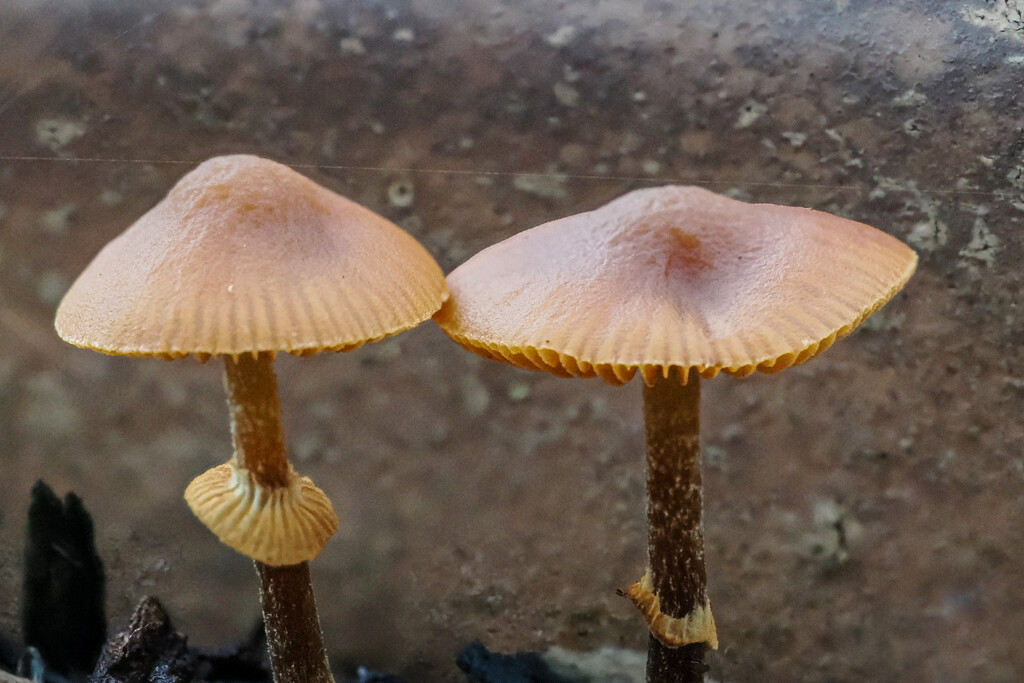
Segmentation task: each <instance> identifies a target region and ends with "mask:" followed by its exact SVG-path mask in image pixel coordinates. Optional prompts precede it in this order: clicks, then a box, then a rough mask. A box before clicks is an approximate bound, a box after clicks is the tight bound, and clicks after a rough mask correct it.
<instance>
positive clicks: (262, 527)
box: [185, 462, 338, 566]
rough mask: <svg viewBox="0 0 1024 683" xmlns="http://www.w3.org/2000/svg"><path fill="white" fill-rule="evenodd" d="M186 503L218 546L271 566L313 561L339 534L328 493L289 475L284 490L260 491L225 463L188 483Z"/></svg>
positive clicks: (244, 472)
mask: <svg viewBox="0 0 1024 683" xmlns="http://www.w3.org/2000/svg"><path fill="white" fill-rule="evenodd" d="M185 500H186V501H187V502H188V506H189V507H190V508H191V509H192V512H193V513H195V516H196V517H198V518H199V520H200V521H201V522H202V523H203V524H205V525H206V527H207V528H208V529H210V531H212V532H213V533H214V534H215V535H216V536H217V538H219V539H220V540H221V542H222V543H224V544H226V545H228V546H230V547H232V548H234V549H235V550H237V551H238V552H240V553H242V554H243V555H245V556H247V557H251V558H252V559H254V560H258V561H260V562H262V563H264V564H269V565H273V566H282V565H291V564H299V563H301V562H308V561H309V560H312V559H313V558H314V557H316V556H317V555H319V554H320V551H321V550H323V548H324V546H325V545H326V544H327V541H328V539H330V537H331V536H332V535H334V532H335V531H337V530H338V516H337V515H336V514H335V512H334V507H333V506H332V505H331V501H330V500H329V499H328V498H327V495H326V494H325V493H324V492H323V491H321V490H320V489H319V488H317V486H316V485H315V484H313V482H312V481H311V480H310V479H309V478H308V477H303V476H300V475H298V474H296V473H295V472H294V471H292V472H291V476H290V478H289V482H288V485H287V486H277V487H263V486H260V485H259V483H258V482H257V481H256V479H255V477H254V476H253V474H252V472H249V471H248V470H243V469H240V468H239V467H238V466H237V465H235V463H234V462H227V463H224V464H223V465H218V466H217V467H214V468H212V469H209V470H207V471H206V472H204V473H203V474H201V475H199V476H198V477H196V478H195V479H193V480H192V483H191V484H189V485H188V488H186V489H185Z"/></svg>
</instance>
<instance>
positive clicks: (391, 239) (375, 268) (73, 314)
mask: <svg viewBox="0 0 1024 683" xmlns="http://www.w3.org/2000/svg"><path fill="white" fill-rule="evenodd" d="M445 298H447V289H446V287H445V282H444V276H443V274H442V272H441V269H440V267H439V266H438V265H437V263H436V262H435V261H434V259H433V258H432V257H431V256H430V254H429V253H428V252H427V251H426V250H425V249H424V248H423V247H422V246H421V245H420V244H419V243H418V242H417V241H416V240H415V239H414V238H413V237H412V236H410V235H409V234H407V233H406V232H404V231H403V230H402V229H401V228H399V227H398V226H396V225H395V224H393V223H391V222H390V221H388V220H387V219H385V218H384V217H382V216H379V215H377V214H376V213H374V212H372V211H370V210H369V209H366V208H364V207H362V206H360V205H358V204H356V203H354V202H351V201H349V200H348V199H345V198H344V197H341V196H339V195H337V194H335V193H333V192H331V191H329V190H327V189H325V188H323V187H321V186H320V185H317V184H316V183H314V182H313V181H311V180H309V179H307V178H305V177H304V176H302V175H300V174H298V173H296V172H295V171H292V170H291V169H290V168H288V167H287V166H284V165H281V164H278V163H275V162H273V161H268V160H266V159H261V158H258V157H253V156H242V155H240V156H227V157H217V158H214V159H210V160H209V161H206V162H204V163H203V164H201V165H200V166H198V167H197V168H195V169H194V170H193V171H191V172H190V173H188V174H187V175H185V176H184V177H183V178H182V179H181V180H180V181H179V182H178V183H177V184H176V185H175V186H174V188H172V189H171V191H170V192H169V193H168V195H167V197H165V198H164V199H163V200H162V201H161V202H160V203H159V204H157V205H156V206H155V207H153V208H152V209H151V210H150V211H149V212H147V213H146V214H145V215H144V216H142V217H141V218H140V219H139V220H138V221H136V222H135V223H134V224H133V225H132V226H131V227H129V228H128V229H127V230H126V231H125V232H124V233H122V234H121V235H120V236H119V237H117V238H116V239H114V240H113V241H112V242H110V244H108V245H107V246H106V247H105V248H104V249H103V250H102V251H101V252H100V253H99V255H97V256H96V258H95V259H94V260H93V262H92V263H90V264H89V266H88V267H87V268H86V269H85V271H84V272H82V274H81V275H80V276H79V277H78V280H76V281H75V283H74V285H72V287H71V289H70V290H69V291H68V293H67V295H66V296H65V297H64V300H63V301H62V302H61V304H60V307H59V309H58V311H57V318H56V323H55V325H56V328H57V332H58V334H60V336H61V337H62V338H64V339H65V340H66V341H68V342H71V343H72V344H75V345H77V346H83V347H87V348H90V349H94V350H96V351H101V352H104V353H110V354H124V355H155V356H163V357H170V358H173V357H178V356H184V355H188V354H196V355H197V356H199V357H206V356H208V355H218V354H225V355H237V354H240V353H245V352H258V351H288V352H290V353H296V354H307V353H313V352H316V351H322V350H334V351H347V350H350V349H353V348H356V347H358V346H360V345H362V344H364V343H366V342H368V341H373V340H375V339H380V338H382V337H385V336H387V335H391V334H394V333H396V332H400V331H402V330H405V329H408V328H410V327H413V326H415V325H417V324H419V323H420V322H422V321H423V320H426V319H427V318H429V317H430V315H431V314H432V313H433V312H434V311H436V310H437V309H438V308H439V307H440V306H441V303H442V301H444V299H445Z"/></svg>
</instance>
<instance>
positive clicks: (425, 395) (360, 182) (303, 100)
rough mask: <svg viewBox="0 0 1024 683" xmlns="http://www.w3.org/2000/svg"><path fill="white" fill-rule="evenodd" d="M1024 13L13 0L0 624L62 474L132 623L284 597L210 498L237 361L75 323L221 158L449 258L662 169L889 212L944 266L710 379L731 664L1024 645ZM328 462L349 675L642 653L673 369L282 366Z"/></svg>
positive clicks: (905, 669) (925, 655) (877, 665)
mask: <svg viewBox="0 0 1024 683" xmlns="http://www.w3.org/2000/svg"><path fill="white" fill-rule="evenodd" d="M1018 6H1019V3H1018V4H1015V3H1014V1H1013V0H1006V1H1003V0H988V1H986V0H970V1H969V2H964V3H944V2H924V1H917V0H905V1H904V2H900V3H889V2H880V1H879V2H847V1H846V0H810V1H806V2H797V1H796V0H769V1H767V2H765V1H762V2H754V1H753V0H749V1H748V0H744V1H743V2H730V3H721V6H718V7H714V8H712V7H710V6H709V4H708V3H697V2H686V3H677V2H658V1H656V0H651V1H649V2H644V3H627V2H618V1H615V2H613V1H610V0H609V1H604V2H600V1H596V0H595V1H580V2H573V3H562V4H557V3H548V2H542V1H541V0H525V1H523V2H515V3H513V2H498V1H497V0H487V1H485V2H481V1H476V2H470V0H453V1H451V2H443V1H442V0H432V1H428V0H422V1H417V2H403V1H400V0H393V1H389V0H382V1H380V2H369V1H367V0H352V1H350V2H346V3H342V2H340V1H339V2H327V1H326V0H305V1H302V2H295V3H293V4H292V5H290V6H289V7H288V8H287V9H285V8H283V6H281V5H278V4H277V3H271V2H259V1H256V2H249V1H246V0H218V1H216V2H212V1H211V2H200V1H184V2H170V1H169V0H168V1H167V2H156V1H152V2H133V3H129V2H100V1H99V0H80V1H78V2H57V0H52V1H50V2H47V1H44V0H14V1H13V2H4V3H2V4H0V157H3V158H0V458H2V460H0V463H2V465H0V468H2V469H0V471H2V479H0V481H2V484H0V485H2V493H0V596H3V598H4V599H2V600H0V626H2V627H4V628H6V629H10V628H12V627H13V626H14V624H15V623H16V621H17V619H16V614H17V605H16V604H15V603H14V602H13V601H12V600H11V598H12V597H13V596H16V595H17V593H18V581H19V579H18V574H19V571H20V567H21V560H20V548H21V544H22V537H23V533H24V527H23V524H24V522H23V520H24V512H25V507H26V505H27V501H28V493H29V490H30V487H31V485H32V483H33V482H34V481H35V480H36V479H37V478H39V477H43V478H45V479H46V480H47V481H48V482H49V483H50V484H51V485H53V486H54V488H55V489H56V490H57V491H58V492H61V493H62V492H63V491H65V490H67V489H74V490H76V491H77V492H79V493H80V494H81V495H82V497H83V499H84V501H85V503H86V505H88V506H89V507H90V508H91V510H92V511H93V513H94V517H95V521H96V526H97V540H98V544H99V550H100V553H101V554H102V555H103V556H104V559H105V560H106V563H107V568H108V574H109V576H110V578H111V586H110V596H109V612H110V617H111V621H112V622H113V623H123V622H124V621H125V620H126V619H127V617H128V615H130V614H131V612H132V609H133V607H134V605H135V604H136V603H137V601H138V599H139V598H140V596H142V595H144V594H156V595H159V596H160V598H161V600H162V601H163V602H164V603H165V604H166V606H167V608H168V610H169V612H170V613H171V614H172V616H173V617H174V619H175V623H176V625H177V626H178V627H179V628H180V629H181V630H182V631H184V632H186V633H188V634H189V635H190V638H191V642H193V643H196V644H202V645H210V646H213V645H218V644H223V643H227V642H229V641H231V640H233V639H235V638H237V637H239V636H240V635H241V634H242V633H244V631H245V630H246V629H247V628H248V627H249V625H250V623H251V622H252V621H253V620H254V619H256V618H257V615H258V612H259V606H258V597H257V586H256V576H255V575H254V573H253V571H252V567H251V565H250V563H249V562H248V561H247V560H246V559H244V558H242V557H240V556H238V555H237V554H235V553H233V552H232V551H230V550H229V549H227V548H226V547H223V546H221V545H219V544H218V543H217V541H216V539H214V538H213V537H212V535H210V534H209V533H208V532H206V531H205V530H204V529H203V528H202V527H201V525H200V524H199V523H198V522H197V521H196V520H195V519H193V518H192V517H191V515H190V513H189V512H188V510H187V508H186V506H185V504H184V502H183V501H182V499H181V493H182V491H183V490H184V488H185V485H186V484H187V482H188V481H189V480H190V479H191V478H192V477H193V476H195V475H197V474H198V473H200V472H202V471H203V470H205V469H207V468H208V467H210V466H212V465H214V464H216V463H218V462H222V461H224V460H225V459H227V457H228V456H229V451H230V435H229V433H228V429H227V426H226V425H227V409H226V406H225V402H224V398H223V391H222V389H221V386H220V382H221V380H220V371H219V369H218V368H216V367H213V366H212V365H208V366H202V365H200V364H198V363H196V362H194V361H180V362H175V363H164V362H162V361H157V360H149V359H115V358H107V357H103V356H100V355H97V354H95V353H91V352H88V351H82V350H78V349H74V348H72V347H70V346H67V345H65V344H63V343H62V342H61V341H60V340H58V339H57V338H56V336H55V334H54V333H53V332H52V326H51V325H52V322H51V321H52V317H53V312H54V309H55V306H56V303H57V301H58V300H59V298H60V296H61V295H62V293H63V292H64V290H65V289H66V288H67V286H68V285H69V284H70V282H71V281H72V279H73V278H74V277H75V275H76V274H77V273H78V272H79V271H80V270H81V269H82V268H83V267H84V266H85V265H86V263H88V261H89V260H90V259H91V258H92V256H93V255H94V254H95V253H96V252H97V251H98V250H99V248H100V247H101V246H102V245H103V244H105V243H106V242H107V241H109V240H110V239H111V238H113V237H114V236H115V235H117V234H118V233H120V232H121V231H122V230H123V229H124V228H125V227H127V226H128V225H129V224H130V223H131V222H132V221H133V220H134V219H135V218H136V217H138V216H139V215H140V214H142V213H143V212H144V211H145V210H147V209H148V208H150V207H151V206H152V205H153V204H154V203H155V202H156V201H158V200H159V198H160V197H162V196H163V195H164V193H165V192H166V191H167V190H168V189H169V188H170V187H171V185H172V184H173V183H174V181H175V180H176V179H177V178H179V177H180V176H181V175H183V174H184V173H185V172H186V171H187V170H188V169H189V168H191V167H192V166H194V165H195V164H197V163H198V162H200V161H202V160H203V159H206V158H208V157H210V156H213V155H216V154H225V153H229V152H246V153H254V154H259V155H262V156H266V157H269V158H273V159H276V160H278V161H282V162H286V163H288V164H291V165H293V166H294V167H295V168H297V170H299V171H301V172H303V173H306V174H308V175H309V176H310V177H312V178H313V179H315V180H317V181H318V182H322V183H323V184H325V185H327V186H328V187H330V188H331V189H332V190H335V191H338V192H341V193H343V194H345V195H347V196H349V197H351V198H353V199H355V200H356V201H359V202H361V203H363V204H365V205H366V206H368V207H370V208H372V209H374V210H377V211H381V212H382V213H384V214H386V215H387V216H388V217H389V218H391V219H393V220H395V221H396V222H399V223H400V224H401V225H403V226H404V227H405V228H406V229H407V230H409V231H410V232H411V233H413V234H414V235H415V236H416V237H417V238H419V239H420V240H422V241H423V243H424V244H425V245H426V246H427V248H428V249H430V251H431V252H432V253H433V254H434V255H435V257H436V258H437V259H438V260H439V261H440V262H441V264H442V266H443V267H444V268H445V270H446V271H447V270H450V269H451V268H452V267H454V266H455V265H457V264H458V263H461V262H462V261H463V260H465V259H466V258H467V257H468V256H469V255H471V254H473V253H474V252H476V251H477V250H479V249H481V248H482V247H484V246H487V245H489V244H492V243H494V242H496V241H498V240H499V239H502V238H504V237H507V236H508V235H511V234H512V233H514V232H516V231H518V230H521V229H523V228H526V227H529V226H532V225H536V224H538V223H540V222H543V221H546V220H550V219H553V218H556V217H558V216H562V215H565V214H568V213H572V212H576V211H580V210H583V209H590V208H594V207H596V206H599V205H600V204H602V203H603V202H606V201H608V200H610V199H612V198H613V197H616V196H618V195H620V194H622V193H623V192H625V191H627V190H629V189H633V188H636V187H641V186H645V185H648V184H650V183H652V182H657V183H665V182H669V181H672V182H699V183H701V184H703V185H705V186H706V187H709V188H710V189H713V190H716V191H720V192H727V193H729V194H730V195H733V196H737V197H741V198H746V199H753V200H759V201H775V202H780V203H788V204H796V205H802V206H810V207H814V208H817V209H822V210H826V211H831V212H835V213H838V214H841V215H843V216H847V217H850V218H854V219H857V220H861V221H864V222H867V223H870V224H873V225H876V226H878V227H880V228H882V229H883V230H885V231H887V232H889V233H890V234H893V235H895V236H897V237H899V238H901V239H905V240H907V241H909V242H910V243H911V244H912V245H914V246H915V247H916V248H917V249H918V250H919V252H920V254H921V262H920V265H919V268H918V273H917V275H915V276H914V278H913V279H912V280H911V281H910V283H909V285H908V286H907V288H906V289H905V290H904V291H903V293H901V294H900V295H898V296H897V297H896V298H895V299H894V300H893V301H892V302H890V303H889V304H888V306H886V308H885V309H884V310H883V311H881V312H880V313H879V314H877V315H875V316H874V317H873V318H872V319H871V320H870V321H869V322H868V323H867V325H866V326H865V328H863V329H861V330H859V331H858V332H856V333H855V334H853V335H852V336H851V337H849V338H848V339H845V340H842V341H841V342H840V343H839V344H837V345H836V347H835V348H833V349H830V350H829V351H828V352H826V353H825V354H824V355H823V356H822V357H820V358H817V359H814V360H813V361H811V362H810V363H808V364H806V365H804V366H800V367H796V368H793V369H791V370H788V371H786V372H784V373H782V374H780V375H778V376H773V377H765V376H754V377H750V378H747V379H742V380H737V379H731V378H717V379H715V380H713V381H710V382H706V383H705V386H704V392H703V394H704V415H703V419H702V424H703V427H704V447H705V463H706V466H705V470H704V483H705V504H706V510H705V523H706V528H705V539H706V557H707V568H708V576H709V593H710V598H711V600H712V602H713V604H714V605H715V616H716V622H717V624H718V629H719V636H720V638H721V642H722V646H721V649H720V650H719V651H718V652H716V653H711V654H709V657H708V661H709V663H710V664H711V666H712V674H713V676H714V677H715V679H716V680H729V681H754V680H801V681H821V680H838V681H860V680H886V681H896V680H899V681H933V680H935V681H937V680H942V681H979V680H984V681H1015V680H1019V676H1020V671H1021V670H1024V649H1022V647H1021V646H1020V637H1019V636H1020V634H1021V633H1022V632H1024V593H1022V592H1021V590H1020V585H1021V572H1022V570H1021V566H1022V565H1024V543H1021V529H1022V528H1024V425H1022V421H1021V414H1022V405H1024V379H1022V373H1021V370H1020V368H1021V367H1022V366H1024V345H1022V344H1021V342H1020V340H1021V338H1022V335H1024V313H1022V311H1021V304H1020V300H1021V279H1022V278H1021V276H1022V268H1021V263H1022V258H1024V253H1022V252H1024V249H1022V243H1024V240H1022V239H1021V227H1022V225H1021V224H1022V218H1024V156H1022V154H1024V131H1022V129H1021V121H1024V104H1022V100H1021V98H1020V83H1021V80H1022V78H1024V31H1022V30H1021V15H1020V13H1019V12H1017V10H1016V9H1015V8H1016V7H1018ZM277 369H278V373H279V381H280V387H281V391H282V404H283V408H284V413H285V428H286V436H287V438H288V442H289V446H290V451H291V456H292V458H293V460H294V461H295V462H296V463H297V467H298V468H299V470H300V471H301V472H303V473H304V474H308V475H310V476H312V477H313V478H314V480H315V481H316V482H317V484H318V485H320V486H321V487H322V488H324V489H325V490H326V491H327V492H328V493H329V494H330V495H331V497H332V499H333V500H334V501H335V504H336V506H337V508H338V511H339V513H340V515H341V517H342V528H341V531H340V533H339V534H338V535H337V536H336V537H335V539H334V540H332V541H331V542H330V543H329V544H328V547H327V549H326V550H325V552H324V553H323V554H322V555H321V557H319V558H318V559H317V560H315V561H314V562H313V563H312V565H311V567H312V571H313V580H314V584H315V586H316V591H317V601H318V604H319V605H320V609H321V616H322V623H323V627H324V631H325V634H326V638H327V645H328V650H329V652H330V653H331V656H332V661H333V662H335V663H336V664H343V663H345V662H351V661H361V662H366V663H370V664H373V665H378V666H387V667H391V668H393V669H398V670H401V671H402V672H404V673H406V674H407V675H408V676H409V678H410V679H412V680H414V681H437V680H446V679H451V678H453V677H454V676H455V669H454V666H453V665H452V664H451V660H452V657H453V655H454V653H455V652H456V650H457V649H458V648H459V647H460V646H461V645H462V644H464V643H465V642H467V641H468V640H470V639H471V638H473V637H479V638H481V639H482V640H483V641H484V642H485V643H486V644H487V645H488V646H489V647H491V648H495V649H499V650H514V649H516V648H545V647H547V646H550V645H554V644H557V645H560V646H564V647H569V648H574V649H583V650H589V649H595V648H597V647H598V646H600V645H603V644H616V645H624V646H628V647H630V648H635V649H642V648H643V647H644V645H645V642H646V636H645V634H644V631H643V628H642V625H641V618H640V616H639V615H638V614H637V613H636V612H635V609H634V608H633V607H632V605H630V604H629V603H628V602H627V601H625V600H624V599H622V598H620V597H618V596H617V595H616V594H615V589H616V588H624V587H626V586H627V585H628V584H629V583H630V582H632V581H634V580H635V579H636V577H638V576H639V575H640V574H641V573H642V569H643V563H644V541H645V538H644V537H645V521H644V514H643V512H644V504H643V469H642V467H643V465H642V463H643V433H642V428H641V420H640V417H641V410H640V388H639V384H638V383H637V382H633V383H632V384H630V385H628V386H626V387H622V388H613V387H610V386H606V385H604V384H602V383H600V382H598V381H596V380H563V379H558V378H553V377H550V376H547V375H542V374H539V373H537V374H535V373H528V372H524V371H521V370H517V369H515V368H512V367H507V366H505V365H502V364H498V363H487V362H485V361H483V360H481V359H478V358H476V357H474V356H472V355H471V354H468V353H466V352H465V351H463V350H462V349H460V348H458V347H457V346H456V345H455V344H452V343H451V342H449V341H448V340H447V339H446V338H445V337H444V335H443V334H442V333H441V332H440V331H439V330H438V329H436V327H434V326H433V325H432V324H429V323H428V324H426V325H423V326H421V327H419V328H417V329H415V330H413V331H411V332H408V333H405V334H403V335H401V336H399V337H397V338H395V339H393V340H390V341H385V342H382V343H378V344H374V345H371V346H367V347H365V348H362V349H359V350H357V351H355V352H353V353H351V354H343V355H333V354H332V355H320V356H316V357H312V358H291V357H288V358H282V359H280V361H279V362H278V363H277Z"/></svg>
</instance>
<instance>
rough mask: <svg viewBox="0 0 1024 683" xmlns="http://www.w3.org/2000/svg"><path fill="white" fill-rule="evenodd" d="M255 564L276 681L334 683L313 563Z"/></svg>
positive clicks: (280, 682)
mask: <svg viewBox="0 0 1024 683" xmlns="http://www.w3.org/2000/svg"><path fill="white" fill-rule="evenodd" d="M255 564H256V571H257V572H259V575H260V596H261V597H262V599H263V623H264V624H265V625H266V628H267V646H268V647H269V649H270V666H271V668H273V670H274V681H276V682H277V683H283V682H284V681H296V682H299V681H301V682H302V683H307V682H308V683H333V681H334V678H333V677H332V676H331V669H330V666H329V664H328V662H327V652H326V650H324V641H323V636H322V635H321V633H320V623H319V621H318V620H317V615H316V602H315V601H314V599H313V584H312V582H311V581H310V579H309V563H308V562H303V563H302V564H294V565H290V566H287V567H270V566H268V565H265V564H263V563H262V562H256V563H255Z"/></svg>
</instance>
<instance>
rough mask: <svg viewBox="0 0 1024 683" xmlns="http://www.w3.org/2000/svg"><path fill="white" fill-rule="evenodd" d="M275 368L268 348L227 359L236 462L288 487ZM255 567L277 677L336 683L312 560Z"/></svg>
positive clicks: (292, 682)
mask: <svg viewBox="0 0 1024 683" xmlns="http://www.w3.org/2000/svg"><path fill="white" fill-rule="evenodd" d="M273 366H274V354H273V353H267V352H261V353H259V354H242V355H240V356H238V358H237V359H235V358H232V357H230V356H227V357H225V359H224V385H225V388H226V389H227V392H228V409H229V413H230V416H231V434H232V437H233V438H234V443H235V455H234V458H235V462H236V464H237V465H238V467H240V468H242V469H247V470H249V471H250V472H252V473H253V476H254V477H255V479H256V481H257V482H258V483H259V484H260V485H261V486H264V487H277V486H285V485H287V482H288V474H289V472H290V471H291V465H290V464H289V462H288V454H287V452H286V451H285V446H284V428H283V427H282V425H281V403H280V400H279V399H278V396H277V379H276V377H275V376H274V367H273ZM255 565H256V571H257V572H258V573H259V576H260V601H261V603H262V605H263V623H264V624H265V626H266V633H267V648H268V649H269V650H270V664H271V667H272V668H273V671H274V681H275V682H276V683H333V681H334V677H333V676H332V675H331V669H330V665H329V663H328V661H327V650H326V649H325V648H324V638H323V633H322V632H321V630H320V621H319V619H318V618H317V613H316V602H315V600H314V599H313V586H312V583H311V581H310V578H309V563H307V562H302V563H300V564H295V565H287V566H282V567H274V566H270V565H266V564H263V563H262V562H258V561H257V562H255Z"/></svg>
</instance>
